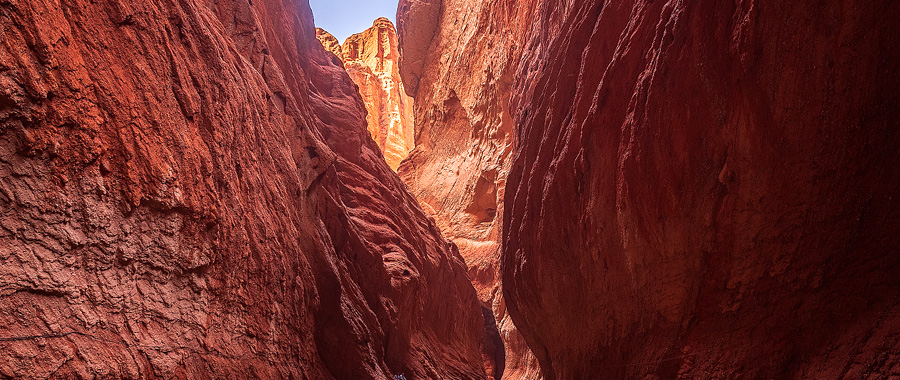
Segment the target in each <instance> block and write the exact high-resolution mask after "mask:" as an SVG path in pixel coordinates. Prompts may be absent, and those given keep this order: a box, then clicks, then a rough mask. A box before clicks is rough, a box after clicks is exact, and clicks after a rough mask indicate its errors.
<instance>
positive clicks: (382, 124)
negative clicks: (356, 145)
mask: <svg viewBox="0 0 900 380" xmlns="http://www.w3.org/2000/svg"><path fill="white" fill-rule="evenodd" d="M320 31H321V32H320ZM316 34H317V36H318V37H319V40H320V41H321V42H322V45H323V46H325V48H326V50H329V51H331V52H332V53H335V55H337V56H338V58H340V59H341V60H342V61H343V62H344V67H345V68H346V69H347V73H349V74H350V78H351V79H353V82H355V83H356V84H357V85H358V86H359V92H360V94H361V95H362V98H363V102H365V104H366V110H368V115H367V116H366V121H367V122H368V129H369V133H370V134H371V135H372V139H374V140H375V142H376V143H378V146H379V147H380V148H381V151H382V153H384V159H385V161H387V163H388V165H389V166H390V167H391V169H394V170H397V168H398V167H399V166H400V162H402V161H403V159H404V158H406V156H407V155H408V154H409V151H411V150H412V149H413V146H414V145H415V135H414V134H415V128H414V126H413V101H412V98H411V97H410V96H409V95H407V94H406V90H405V89H404V88H403V81H401V80H400V71H399V70H400V68H399V65H398V63H399V62H400V51H399V48H398V44H397V31H396V30H395V29H394V24H393V23H391V21H390V20H388V19H386V18H384V17H381V18H378V19H377V20H375V22H373V23H372V27H371V28H369V29H366V30H365V31H364V32H362V33H357V34H354V35H352V36H350V37H347V40H346V41H344V44H343V45H342V46H341V45H338V46H335V44H336V41H337V39H336V38H334V36H332V35H331V34H328V32H326V31H324V30H322V29H317V32H316Z"/></svg>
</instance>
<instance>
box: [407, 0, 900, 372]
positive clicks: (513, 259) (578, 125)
mask: <svg viewBox="0 0 900 380" xmlns="http://www.w3.org/2000/svg"><path fill="white" fill-rule="evenodd" d="M604 3H606V6H604ZM535 14H536V15H537V16H538V18H537V19H536V20H534V22H533V25H534V28H533V29H532V30H531V31H530V32H529V34H530V37H529V38H528V43H527V45H526V46H527V48H526V51H525V52H524V53H523V64H522V66H521V67H519V70H518V73H517V76H516V81H515V85H514V86H513V89H514V90H513V91H512V93H513V94H515V95H516V96H515V97H514V99H513V103H514V105H515V107H514V109H515V112H514V118H515V120H516V122H515V125H516V128H515V130H516V136H517V145H516V148H515V154H514V158H513V164H512V167H511V171H510V174H509V177H508V179H507V186H506V195H505V199H506V202H505V210H504V214H503V223H504V227H505V228H504V230H503V259H502V261H503V265H502V268H503V290H504V295H505V299H506V303H507V305H508V307H509V310H510V315H511V316H512V317H513V319H514V320H515V322H516V325H517V326H518V327H519V329H520V331H521V333H522V334H523V336H524V337H525V340H526V341H527V342H528V343H529V346H530V347H531V348H532V349H533V351H534V353H535V354H536V355H537V357H538V359H539V361H540V363H541V368H542V370H543V372H544V376H545V378H547V379H596V378H624V379H655V378H662V379H670V378H687V379H694V378H716V379H733V378H748V379H773V378H777V379H863V378H879V379H884V378H890V377H896V376H898V375H900V372H898V371H900V348H898V347H900V298H898V296H900V266H898V265H900V255H898V248H900V241H898V240H900V234H898V233H897V231H898V230H900V210H898V207H900V202H898V200H895V199H894V197H898V194H900V176H898V175H897V168H898V167H900V155H898V154H897V146H900V128H898V116H900V115H898V104H900V102H898V101H900V95H898V92H897V88H898V86H900V79H898V77H900V73H898V71H897V70H896V65H897V62H900V54H898V53H900V48H898V46H900V23H898V21H897V20H898V19H900V3H897V2H895V1H843V0H841V1H837V0H826V1H820V2H814V3H811V2H791V1H760V0H757V1H754V0H739V1H734V2H723V1H711V0H710V1H691V2H685V1H649V0H647V1H635V0H632V1H619V2H604V1H588V0H584V1H578V0H576V1H545V2H542V3H541V4H540V6H539V7H538V8H537V10H536V13H535ZM401 28H402V26H401ZM423 81H424V80H423Z"/></svg>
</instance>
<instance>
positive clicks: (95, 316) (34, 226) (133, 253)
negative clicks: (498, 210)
mask: <svg viewBox="0 0 900 380" xmlns="http://www.w3.org/2000/svg"><path fill="white" fill-rule="evenodd" d="M0 26H2V29H0V30H2V32H0V33H2V43H0V321H2V323H0V377H12V378H192V379H204V378H225V377H227V378H298V379H351V378H352V379H390V378H392V375H394V374H401V373H402V374H405V376H406V377H407V378H408V379H410V380H412V379H433V378H453V379H483V378H484V377H485V376H484V369H483V368H482V363H481V356H480V352H481V349H480V346H481V342H480V340H481V338H482V325H483V323H482V321H483V318H482V315H481V313H480V307H479V305H478V301H477V298H476V294H475V292H474V290H473V289H472V287H471V285H470V284H469V282H468V280H467V278H466V276H465V266H464V263H463V261H462V259H461V258H460V256H459V255H458V254H457V253H456V252H455V251H454V250H453V247H452V245H451V244H450V243H449V242H447V241H446V240H445V239H444V238H442V237H441V235H440V233H439V230H438V228H437V227H436V226H435V224H434V223H433V222H431V221H429V218H428V217H427V216H426V215H425V214H424V213H423V212H422V210H421V209H420V208H419V206H418V205H417V203H416V201H415V200H414V198H413V197H412V196H411V195H409V194H408V193H407V192H406V191H405V189H404V185H403V184H402V183H401V182H400V180H399V179H398V178H397V177H396V175H395V174H394V173H393V172H392V171H391V169H390V168H389V167H388V166H387V165H386V164H385V163H384V161H383V160H382V158H381V153H380V152H379V150H378V147H377V146H376V145H375V144H374V142H372V140H371V139H370V138H369V137H368V134H367V132H366V121H365V120H364V112H365V110H364V104H363V102H362V100H361V99H360V98H359V96H358V95H357V91H356V87H355V86H354V85H353V83H352V82H351V81H350V79H349V78H348V76H347V74H346V72H345V71H344V69H343V68H342V67H341V66H340V65H339V63H338V62H335V61H334V59H333V57H332V56H330V55H327V54H326V53H325V51H324V50H323V49H322V47H321V46H320V44H319V43H318V42H317V41H316V39H315V38H316V36H315V31H314V27H313V25H312V15H311V12H310V10H309V7H308V5H307V3H306V2H305V1H300V2H297V1H280V0H257V1H253V2H245V1H238V2H224V3H223V2H205V1H196V0H185V1H178V2H171V1H166V0H152V1H146V0H145V1H100V2H96V1H88V0H73V1H66V2H57V1H28V0H9V1H2V2H0Z"/></svg>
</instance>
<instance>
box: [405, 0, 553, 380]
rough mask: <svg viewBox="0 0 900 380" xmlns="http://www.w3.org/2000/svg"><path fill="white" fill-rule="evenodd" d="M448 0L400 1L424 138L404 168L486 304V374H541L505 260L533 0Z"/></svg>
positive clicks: (408, 76) (408, 78) (408, 72)
mask: <svg viewBox="0 0 900 380" xmlns="http://www.w3.org/2000/svg"><path fill="white" fill-rule="evenodd" d="M442 4H443V6H441V5H440V4H438V2H430V1H422V0H409V1H401V2H400V8H399V11H398V24H399V28H400V41H401V52H402V56H401V67H400V69H401V73H402V75H403V79H404V81H405V83H406V84H407V87H406V88H407V89H408V90H409V92H410V94H411V95H413V96H414V98H415V115H416V124H417V125H416V129H417V132H416V136H417V139H416V147H415V149H414V150H413V151H412V153H410V156H409V158H407V160H406V161H404V163H403V164H402V165H401V166H400V170H399V172H398V173H399V174H400V177H401V178H402V179H403V180H404V182H406V183H407V185H409V188H410V191H411V192H412V193H413V194H415V196H416V197H417V198H418V200H419V202H420V203H421V204H422V206H423V207H424V208H425V210H426V211H428V212H429V213H430V214H432V215H433V216H434V218H435V220H436V221H437V224H438V226H440V228H441V231H442V232H443V233H444V236H446V237H448V238H450V239H451V240H452V241H453V242H454V243H455V244H456V245H457V246H458V247H459V251H460V254H462V256H463V257H464V258H465V260H466V265H467V267H468V269H469V277H470V278H471V280H472V283H473V284H474V285H475V288H476V289H477V291H478V296H479V299H480V300H481V302H482V305H484V307H485V308H486V310H487V311H488V312H487V313H486V333H485V339H484V345H485V347H486V348H487V349H486V350H485V353H484V355H485V366H486V367H487V368H488V372H489V376H490V377H491V378H495V379H500V378H501V376H502V378H504V379H515V380H520V379H526V380H529V379H530V380H534V379H539V378H540V377H541V376H540V370H539V368H538V362H537V360H536V359H535V357H534V355H532V354H531V352H530V351H529V350H528V348H527V346H526V345H525V342H524V341H523V340H522V338H521V336H519V334H518V332H517V331H516V329H515V326H514V325H513V324H512V321H511V320H510V318H509V315H508V313H507V311H506V304H505V302H504V300H503V297H502V287H501V284H500V265H499V264H500V244H499V240H500V231H501V228H502V223H501V217H500V215H502V212H503V207H504V205H503V192H504V187H505V184H506V177H507V174H508V172H509V165H510V158H511V152H512V143H513V141H514V138H513V134H512V131H513V119H512V117H511V113H510V110H509V106H508V105H509V99H510V96H511V93H512V90H511V87H510V86H511V85H512V83H513V78H514V75H515V73H516V70H517V68H518V63H519V57H520V56H521V51H522V47H523V46H524V44H523V42H524V41H523V38H524V36H525V35H526V31H527V30H528V28H530V27H531V25H530V22H529V21H528V20H530V19H531V18H533V16H532V15H531V12H532V9H533V5H527V4H525V3H523V6H515V7H514V6H512V5H511V4H508V3H507V2H496V1H475V2H472V1H462V0H458V1H457V0H444V1H443V2H442ZM437 20H441V21H440V22H438V21H437ZM495 321H496V322H495ZM495 323H496V325H495Z"/></svg>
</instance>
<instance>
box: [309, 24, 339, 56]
mask: <svg viewBox="0 0 900 380" xmlns="http://www.w3.org/2000/svg"><path fill="white" fill-rule="evenodd" d="M316 39H318V40H319V42H320V43H321V44H322V46H323V47H325V50H326V51H328V52H330V53H331V54H334V55H335V56H336V57H338V58H339V59H341V62H343V59H344V51H343V50H342V49H341V42H340V41H338V39H337V37H335V36H333V35H332V34H331V33H328V31H326V30H325V29H322V28H316Z"/></svg>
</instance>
